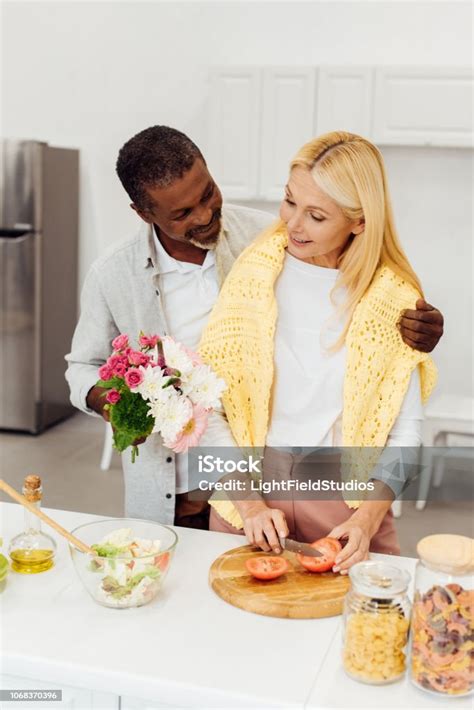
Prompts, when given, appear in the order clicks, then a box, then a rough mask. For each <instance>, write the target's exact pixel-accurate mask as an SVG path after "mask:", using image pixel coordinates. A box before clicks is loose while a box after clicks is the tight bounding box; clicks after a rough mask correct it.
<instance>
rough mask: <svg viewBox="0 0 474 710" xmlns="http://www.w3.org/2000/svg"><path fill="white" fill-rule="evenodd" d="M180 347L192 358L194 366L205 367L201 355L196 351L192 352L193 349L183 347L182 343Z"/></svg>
mask: <svg viewBox="0 0 474 710" xmlns="http://www.w3.org/2000/svg"><path fill="white" fill-rule="evenodd" d="M180 347H181V348H182V349H183V350H184V352H185V353H186V355H187V356H188V357H189V358H190V360H191V362H192V364H193V365H204V362H203V360H202V359H201V357H200V355H198V354H197V353H195V352H194V350H191V348H188V347H186V345H183V344H182V343H180Z"/></svg>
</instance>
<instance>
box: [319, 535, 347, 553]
mask: <svg viewBox="0 0 474 710" xmlns="http://www.w3.org/2000/svg"><path fill="white" fill-rule="evenodd" d="M316 542H317V543H318V545H322V544H324V545H329V546H330V547H332V549H333V550H334V552H335V553H336V555H337V553H338V552H340V551H341V550H342V545H341V543H340V542H339V540H336V538H335V537H322V538H321V539H320V540H317V541H316Z"/></svg>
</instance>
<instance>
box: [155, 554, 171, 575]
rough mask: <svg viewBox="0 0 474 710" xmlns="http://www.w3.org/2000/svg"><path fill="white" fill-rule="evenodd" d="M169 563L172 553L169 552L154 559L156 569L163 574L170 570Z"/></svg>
mask: <svg viewBox="0 0 474 710" xmlns="http://www.w3.org/2000/svg"><path fill="white" fill-rule="evenodd" d="M169 561H170V553H169V552H163V554H161V555H157V556H156V557H155V559H154V562H155V565H156V567H158V568H159V569H160V570H161V571H162V572H165V571H166V569H167V568H168V564H169Z"/></svg>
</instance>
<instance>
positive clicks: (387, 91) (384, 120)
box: [374, 67, 473, 147]
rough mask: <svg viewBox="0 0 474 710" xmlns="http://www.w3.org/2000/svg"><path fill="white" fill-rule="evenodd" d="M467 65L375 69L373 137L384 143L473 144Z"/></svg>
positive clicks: (469, 83)
mask: <svg viewBox="0 0 474 710" xmlns="http://www.w3.org/2000/svg"><path fill="white" fill-rule="evenodd" d="M472 90H473V73H472V70H471V69H469V68H462V67H461V68H452V69H450V68H440V69H435V68H420V69H417V68H413V67H398V68H397V67H391V68H379V69H377V70H376V80H375V107H374V139H375V141H376V142H377V143H379V144H385V145H433V146H460V147H463V146H472V105H471V101H472Z"/></svg>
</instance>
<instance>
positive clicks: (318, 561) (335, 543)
mask: <svg viewBox="0 0 474 710" xmlns="http://www.w3.org/2000/svg"><path fill="white" fill-rule="evenodd" d="M311 547H314V548H316V549H317V550H319V551H320V552H322V553H323V555H322V557H310V556H309V555H301V554H299V555H296V556H297V558H298V562H299V563H300V564H301V565H303V567H304V568H305V569H307V570H308V572H328V571H329V570H330V569H332V567H333V566H334V563H335V561H336V557H337V553H338V552H339V550H341V549H342V546H341V543H340V542H339V540H336V539H335V538H330V537H323V538H321V539H320V540H316V541H315V542H313V543H311Z"/></svg>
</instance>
